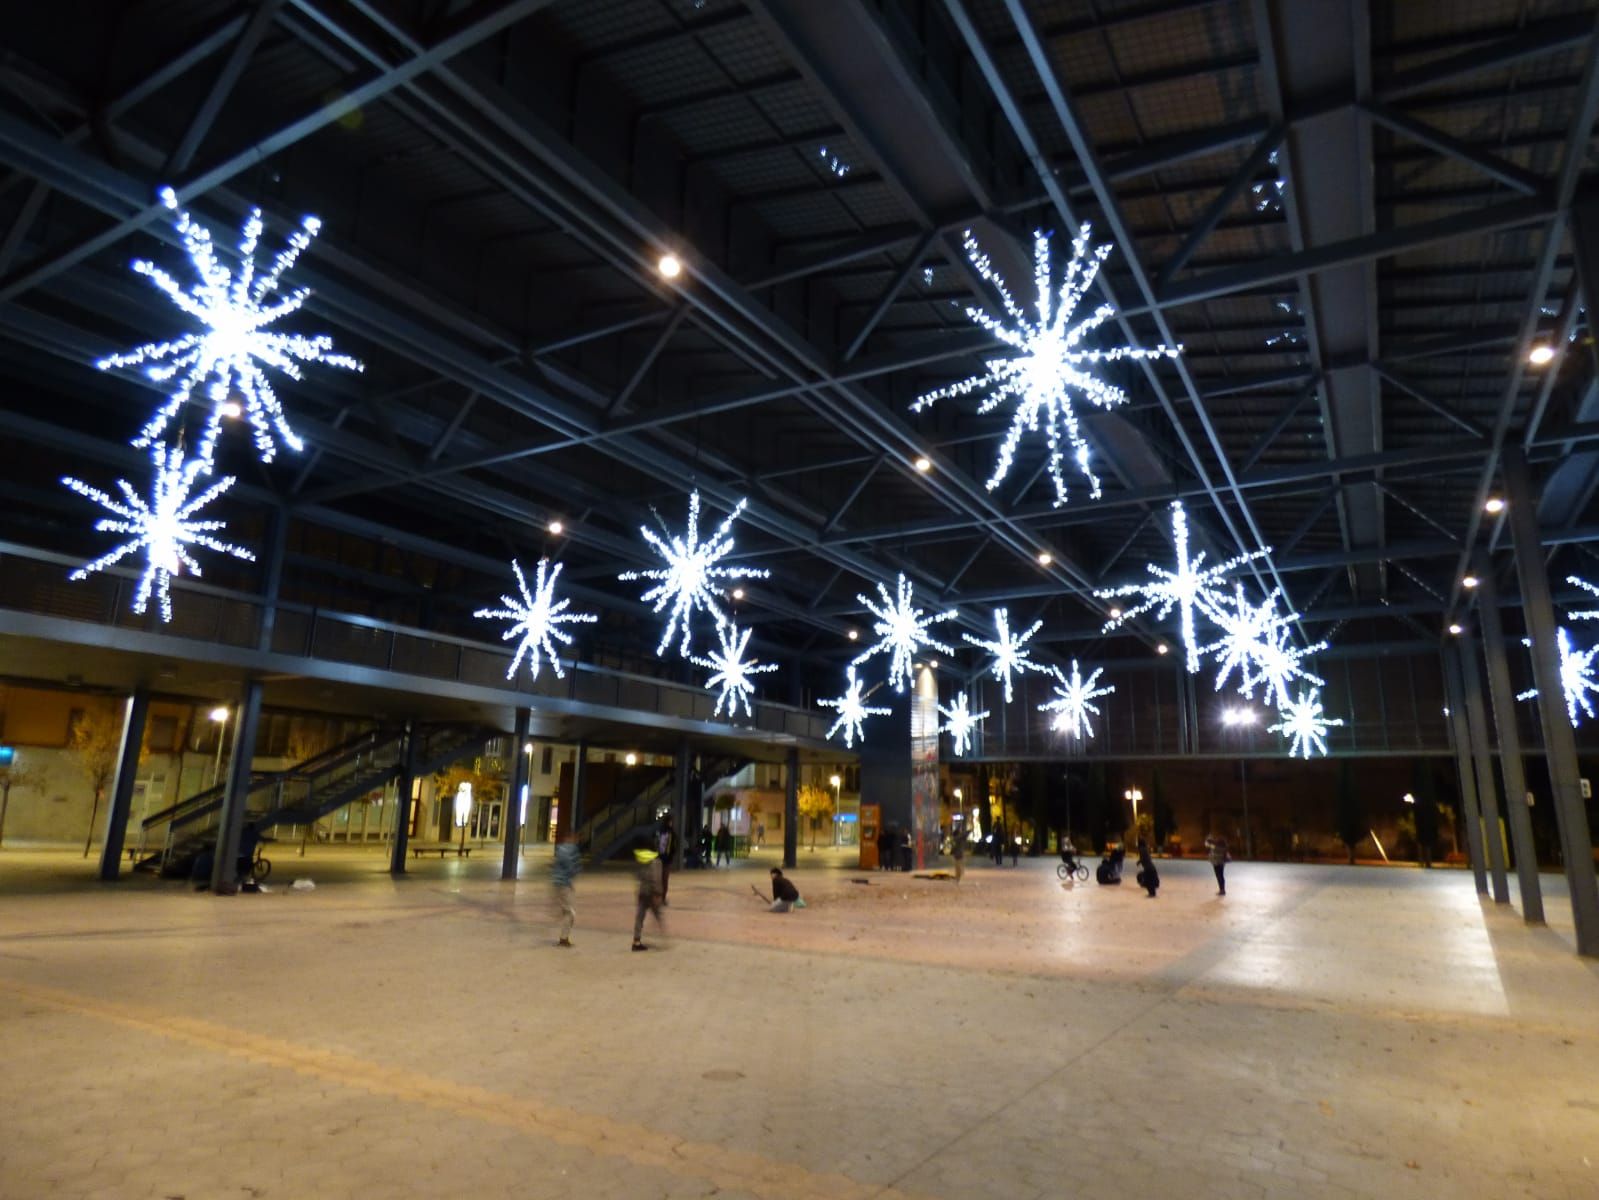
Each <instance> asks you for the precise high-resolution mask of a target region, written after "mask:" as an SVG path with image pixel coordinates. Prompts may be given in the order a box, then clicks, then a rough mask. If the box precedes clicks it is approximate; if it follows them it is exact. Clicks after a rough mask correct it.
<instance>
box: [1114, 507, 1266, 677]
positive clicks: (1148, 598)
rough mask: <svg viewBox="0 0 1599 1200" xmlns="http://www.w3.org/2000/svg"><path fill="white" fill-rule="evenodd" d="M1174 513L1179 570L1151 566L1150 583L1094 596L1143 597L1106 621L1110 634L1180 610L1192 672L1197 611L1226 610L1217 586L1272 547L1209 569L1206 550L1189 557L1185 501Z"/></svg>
mask: <svg viewBox="0 0 1599 1200" xmlns="http://www.w3.org/2000/svg"><path fill="white" fill-rule="evenodd" d="M1171 512H1172V519H1171V527H1172V542H1173V544H1174V545H1175V547H1176V550H1177V565H1176V569H1175V570H1170V571H1168V570H1167V569H1166V568H1165V567H1158V566H1156V565H1155V564H1154V563H1150V564H1148V570H1149V573H1150V575H1151V576H1153V578H1151V579H1150V580H1149V581H1148V582H1146V583H1129V584H1126V585H1124V586H1122V587H1115V588H1107V589H1105V590H1102V591H1097V592H1095V593H1094V595H1096V596H1098V597H1099V598H1100V599H1102V600H1110V599H1114V598H1116V597H1120V596H1142V597H1143V599H1142V600H1141V601H1140V602H1139V603H1138V604H1137V605H1135V606H1134V607H1132V608H1129V609H1127V610H1126V611H1124V612H1123V613H1122V614H1121V615H1120V616H1117V617H1113V618H1111V620H1109V621H1108V622H1106V624H1105V632H1106V633H1109V632H1110V631H1111V630H1113V629H1115V628H1117V627H1118V626H1121V625H1124V624H1126V623H1127V622H1128V621H1130V620H1132V619H1133V618H1134V617H1136V616H1139V615H1141V614H1143V613H1146V612H1153V613H1154V614H1155V619H1156V620H1160V621H1163V620H1165V619H1166V618H1167V617H1168V616H1170V615H1171V610H1172V609H1173V608H1175V609H1177V610H1178V613H1179V616H1180V619H1181V623H1182V636H1183V646H1184V648H1185V649H1186V650H1187V653H1188V670H1189V671H1190V672H1191V673H1192V672H1197V671H1198V670H1199V655H1200V647H1199V645H1198V644H1197V643H1196V641H1195V638H1194V611H1195V610H1196V609H1198V610H1201V611H1202V612H1204V613H1205V614H1206V615H1211V614H1215V613H1218V612H1221V611H1223V610H1224V608H1225V605H1226V603H1227V600H1226V597H1225V596H1224V595H1223V594H1222V593H1221V592H1220V591H1219V590H1218V589H1217V587H1216V585H1217V584H1218V583H1219V582H1220V581H1221V580H1222V578H1223V577H1224V576H1226V575H1227V574H1228V572H1230V571H1234V570H1236V569H1237V568H1239V567H1241V566H1243V565H1244V564H1245V563H1247V562H1249V561H1250V560H1252V559H1256V558H1262V557H1264V556H1265V555H1267V554H1268V553H1270V550H1269V548H1268V549H1266V550H1255V551H1253V552H1251V553H1249V554H1240V555H1237V556H1236V557H1234V558H1230V559H1228V560H1227V561H1226V562H1223V563H1218V564H1217V565H1215V566H1213V567H1207V566H1205V565H1204V562H1205V552H1204V551H1203V550H1201V551H1200V552H1199V553H1198V554H1195V555H1194V556H1192V557H1189V554H1188V513H1187V510H1186V509H1184V508H1183V502H1182V501H1181V500H1174V501H1172V506H1171Z"/></svg>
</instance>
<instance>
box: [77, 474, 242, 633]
mask: <svg viewBox="0 0 1599 1200" xmlns="http://www.w3.org/2000/svg"><path fill="white" fill-rule="evenodd" d="M151 457H152V459H153V461H154V463H155V482H154V484H153V486H152V489H151V497H150V500H149V502H148V503H146V502H145V500H144V498H143V497H142V496H140V495H139V494H138V493H137V492H135V491H134V490H133V485H132V484H130V483H129V482H128V481H127V480H126V479H119V480H117V488H118V490H119V491H121V493H122V499H120V500H118V499H117V498H116V497H115V496H111V495H108V494H107V493H105V492H102V491H101V490H100V489H99V488H96V487H90V486H89V485H88V484H86V483H84V482H83V481H82V480H79V479H74V478H72V477H71V476H66V477H65V478H63V479H62V480H61V482H62V483H64V484H66V485H67V487H69V488H71V489H72V490H73V491H75V492H77V493H78V495H80V496H85V497H87V498H88V499H90V500H93V501H94V502H95V503H96V504H98V505H99V506H100V507H101V508H104V509H105V510H106V511H107V512H109V513H110V514H111V515H110V516H108V517H101V518H100V519H99V520H98V521H96V522H95V525H94V527H95V529H97V530H99V531H100V532H101V533H121V534H126V535H127V537H128V540H127V541H125V542H123V543H122V544H121V545H120V546H118V547H116V549H114V550H111V551H109V552H108V553H106V554H102V555H101V556H100V557H99V558H97V559H95V560H94V561H93V562H91V563H86V564H84V565H83V566H81V567H79V568H78V569H77V570H76V571H74V572H72V574H71V575H70V576H68V578H69V579H73V580H82V579H87V578H88V577H89V576H90V575H92V574H94V573H95V572H96V571H102V570H104V569H105V568H106V567H109V566H111V564H113V563H116V562H120V561H121V560H122V559H124V558H126V557H127V556H128V555H130V554H132V553H134V552H135V551H138V550H143V551H144V563H145V566H144V574H143V575H142V576H140V577H139V587H138V590H137V591H136V592H135V593H134V596H133V611H134V612H136V613H143V612H144V611H145V610H146V609H147V608H148V607H149V605H150V596H151V595H152V594H154V595H155V597H156V600H157V603H158V604H159V605H160V609H161V619H162V620H163V621H170V620H172V595H171V592H170V590H169V584H170V583H171V580H172V577H173V576H174V575H177V574H179V573H180V572H181V571H182V570H183V568H184V567H187V568H188V569H189V571H190V573H191V574H193V575H195V576H197V577H198V576H199V574H200V564H199V563H198V562H196V561H195V560H194V558H193V557H192V556H190V554H189V552H188V551H187V550H185V549H184V547H185V546H204V547H205V548H206V549H208V550H216V551H218V552H220V553H222V554H231V555H233V557H234V558H242V559H244V560H245V561H247V562H254V561H255V555H253V554H251V553H250V552H249V551H248V550H246V549H244V548H243V547H242V546H235V545H232V544H230V543H228V542H222V541H218V540H217V539H216V538H214V537H212V536H211V535H212V534H213V533H215V532H217V531H219V530H222V529H226V528H227V525H226V523H225V522H222V521H202V520H197V519H196V518H197V516H198V514H199V512H200V510H201V509H202V508H204V507H205V506H206V505H207V504H209V503H211V501H213V500H215V499H216V498H217V497H218V496H220V495H221V494H222V493H223V492H225V491H227V490H228V489H229V488H230V487H232V486H233V476H231V475H228V476H226V477H225V478H223V479H219V480H218V481H217V482H216V483H213V484H212V485H211V486H210V487H208V488H206V489H205V491H203V492H201V493H200V494H199V495H198V496H192V497H191V496H190V492H192V491H193V490H194V483H195V479H196V477H197V476H198V475H199V474H200V472H201V471H203V470H205V469H206V464H205V463H204V462H203V461H202V460H200V459H198V458H196V459H191V460H188V461H185V460H184V457H183V451H181V450H169V449H168V448H167V447H166V446H157V447H156V448H155V451H154V453H153V454H152V456H151Z"/></svg>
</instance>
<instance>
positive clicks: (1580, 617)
mask: <svg viewBox="0 0 1599 1200" xmlns="http://www.w3.org/2000/svg"><path fill="white" fill-rule="evenodd" d="M1566 582H1567V583H1569V584H1571V585H1573V586H1574V587H1580V588H1581V589H1582V590H1583V591H1585V592H1588V593H1590V594H1591V595H1594V596H1599V586H1596V585H1594V584H1591V583H1589V582H1588V581H1587V580H1586V579H1584V578H1582V576H1580V575H1567V576H1566ZM1571 619H1572V620H1573V621H1599V609H1593V608H1586V609H1583V610H1582V611H1581V612H1574V613H1572V614H1571Z"/></svg>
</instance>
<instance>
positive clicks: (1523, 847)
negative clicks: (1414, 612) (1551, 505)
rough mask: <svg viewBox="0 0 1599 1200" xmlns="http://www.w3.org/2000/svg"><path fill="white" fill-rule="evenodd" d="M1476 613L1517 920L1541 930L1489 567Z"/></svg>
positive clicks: (1534, 855) (1517, 738)
mask: <svg viewBox="0 0 1599 1200" xmlns="http://www.w3.org/2000/svg"><path fill="white" fill-rule="evenodd" d="M1477 578H1478V580H1479V582H1478V584H1477V614H1478V619H1479V620H1480V621H1481V622H1482V644H1483V650H1484V652H1485V655H1486V658H1487V665H1488V696H1489V698H1490V699H1491V700H1492V701H1493V706H1494V728H1495V730H1496V731H1497V733H1498V735H1499V773H1500V775H1502V776H1503V777H1504V781H1505V818H1506V820H1507V822H1508V824H1509V825H1510V844H1511V849H1512V851H1513V852H1514V853H1515V856H1516V886H1517V888H1518V889H1519V890H1520V892H1521V915H1522V919H1523V920H1525V921H1526V922H1527V924H1529V925H1542V924H1543V922H1544V915H1543V888H1542V885H1541V884H1540V883H1539V882H1538V850H1537V845H1536V843H1534V841H1533V839H1532V814H1530V813H1529V812H1528V811H1527V775H1526V771H1525V770H1524V769H1523V766H1522V760H1521V733H1520V731H1519V730H1518V729H1517V728H1516V692H1515V688H1513V687H1512V686H1511V683H1510V664H1509V661H1508V660H1507V659H1506V657H1505V631H1504V623H1503V622H1502V621H1501V620H1500V619H1499V595H1498V590H1499V589H1498V586H1497V585H1496V584H1495V583H1494V577H1493V564H1492V563H1488V562H1483V563H1481V564H1479V566H1478V568H1477Z"/></svg>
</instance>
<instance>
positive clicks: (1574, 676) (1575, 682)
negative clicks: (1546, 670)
mask: <svg viewBox="0 0 1599 1200" xmlns="http://www.w3.org/2000/svg"><path fill="white" fill-rule="evenodd" d="M1571 582H1576V580H1572V581H1571ZM1573 615H1582V614H1573ZM1555 645H1556V647H1557V648H1558V649H1559V651H1560V690H1561V691H1562V692H1563V693H1565V697H1566V716H1567V718H1568V719H1569V720H1570V721H1571V724H1572V725H1573V726H1576V725H1579V724H1581V723H1582V717H1579V716H1578V715H1577V712H1578V710H1579V709H1580V710H1581V711H1582V714H1583V716H1586V717H1588V718H1589V719H1590V720H1591V719H1592V718H1593V716H1594V707H1593V704H1592V702H1591V701H1590V700H1589V699H1588V696H1589V693H1599V682H1595V680H1594V667H1593V660H1594V659H1595V658H1599V646H1595V647H1593V648H1592V649H1591V650H1583V649H1580V648H1579V647H1578V646H1576V645H1575V644H1574V643H1573V642H1572V640H1571V634H1570V633H1569V632H1568V631H1567V629H1566V627H1565V626H1564V625H1561V626H1560V627H1558V628H1557V629H1556V630H1555ZM1537 695H1538V689H1537V688H1529V689H1528V690H1527V691H1525V692H1521V693H1519V694H1518V695H1517V696H1516V699H1517V700H1532V699H1535V698H1536V697H1537Z"/></svg>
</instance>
